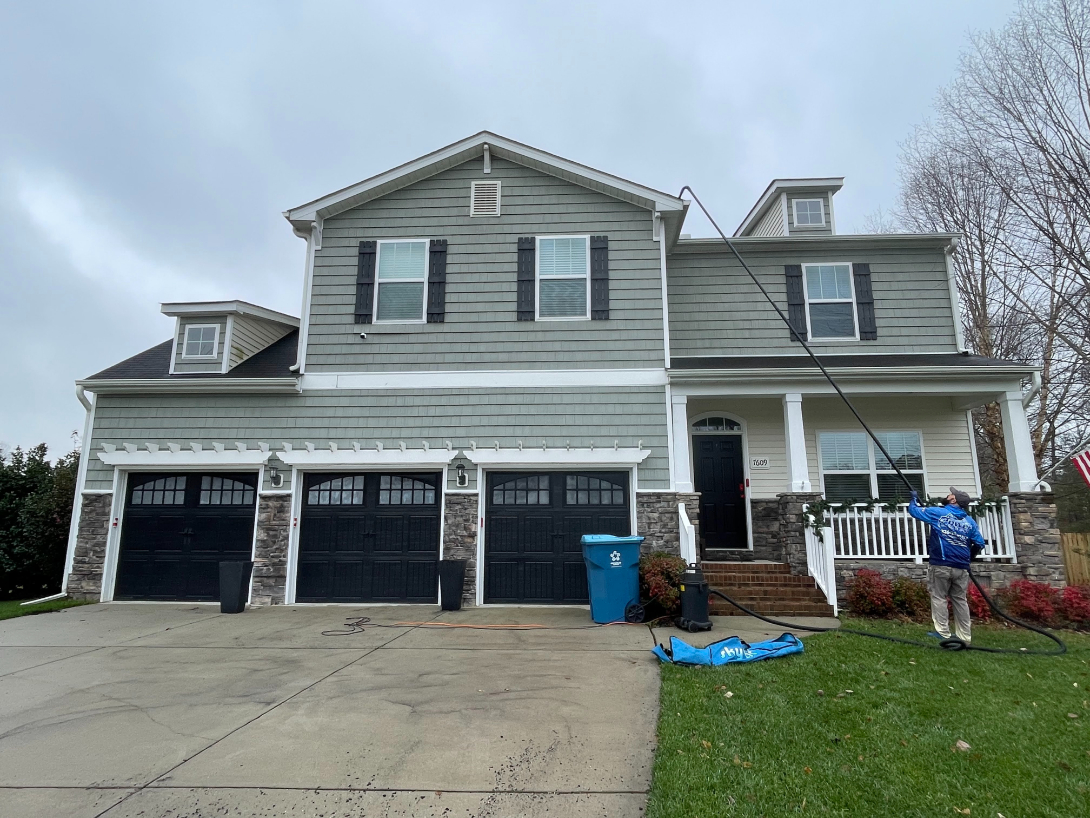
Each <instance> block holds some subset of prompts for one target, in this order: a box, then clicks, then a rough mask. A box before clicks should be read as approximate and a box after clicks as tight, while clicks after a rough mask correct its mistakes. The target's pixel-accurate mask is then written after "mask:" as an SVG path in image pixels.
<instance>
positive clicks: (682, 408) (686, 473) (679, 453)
mask: <svg viewBox="0 0 1090 818" xmlns="http://www.w3.org/2000/svg"><path fill="white" fill-rule="evenodd" d="M671 402H672V405H671V409H672V410H673V420H674V428H673V430H672V434H673V439H674V491H692V490H693V471H692V468H691V467H690V465H689V463H690V458H691V447H690V446H689V411H688V402H689V398H688V396H687V395H678V394H677V393H676V392H675V393H674V394H673V395H672V396H671Z"/></svg>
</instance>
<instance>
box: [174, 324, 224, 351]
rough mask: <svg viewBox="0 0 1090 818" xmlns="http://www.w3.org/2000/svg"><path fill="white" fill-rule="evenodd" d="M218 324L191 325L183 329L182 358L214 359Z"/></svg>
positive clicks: (217, 342) (217, 341)
mask: <svg viewBox="0 0 1090 818" xmlns="http://www.w3.org/2000/svg"><path fill="white" fill-rule="evenodd" d="M219 334H220V328H219V325H218V324H192V325H190V326H188V327H186V328H185V343H184V344H183V345H182V357H183V358H215V357H216V347H217V346H218V345H219Z"/></svg>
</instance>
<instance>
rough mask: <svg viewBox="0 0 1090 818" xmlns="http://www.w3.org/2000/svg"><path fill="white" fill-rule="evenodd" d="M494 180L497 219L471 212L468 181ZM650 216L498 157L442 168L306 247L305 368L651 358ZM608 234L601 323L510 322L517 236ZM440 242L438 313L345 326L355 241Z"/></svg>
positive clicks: (346, 217)
mask: <svg viewBox="0 0 1090 818" xmlns="http://www.w3.org/2000/svg"><path fill="white" fill-rule="evenodd" d="M482 179H483V180H498V181H500V182H502V215H501V216H499V217H496V218H470V216H469V191H470V182H471V181H474V180H482ZM651 231H652V224H651V213H650V212H649V211H647V210H644V209H642V208H639V207H637V206H635V205H632V204H629V203H627V202H623V201H619V200H617V199H613V198H611V197H609V196H606V195H604V194H601V193H598V192H595V191H592V190H588V189H586V188H582V187H579V186H577V185H574V184H571V183H570V182H566V181H564V180H562V179H558V178H556V177H553V176H549V175H546V174H544V173H541V172H539V171H536V170H531V169H529V168H525V167H523V166H521V165H517V164H514V163H512V162H508V161H505V160H501V159H495V158H493V160H492V173H491V174H489V175H485V174H484V173H483V172H482V162H481V160H479V159H476V160H473V161H471V162H466V163H465V164H462V165H459V166H458V167H455V168H451V169H450V170H447V171H444V172H442V173H439V174H437V175H436V176H433V177H431V178H429V179H426V180H424V181H421V182H418V183H416V184H414V185H411V186H409V187H407V188H404V189H402V190H399V191H396V192H394V193H390V194H388V195H387V196H384V197H383V198H381V199H377V200H375V201H373V202H369V203H367V204H365V205H362V206H360V207H358V208H355V209H353V210H350V211H347V212H345V213H343V214H341V215H339V216H336V217H331V218H329V219H327V220H326V221H325V225H324V228H323V236H322V249H321V250H319V251H317V253H316V254H315V265H314V282H313V296H312V299H311V308H310V309H311V311H310V327H309V332H308V341H307V357H306V369H307V371H308V372H330V371H341V372H343V371H376V370H395V371H405V370H415V369H455V370H457V369H564V368H620V367H648V366H661V365H662V363H663V337H662V304H661V288H660V274H659V248H658V244H657V242H655V241H654V240H653V239H652V235H651ZM548 234H560V235H573V234H574V235H580V234H587V235H605V236H608V237H609V277H610V318H609V320H608V321H590V320H586V321H541V322H533V321H521V322H520V321H517V320H516V275H517V242H518V238H519V237H520V236H540V235H548ZM391 238H428V239H432V238H440V239H447V240H448V242H449V245H448V251H447V285H446V321H445V323H442V324H424V325H420V324H416V325H411V324H410V325H404V324H403V325H394V324H372V325H369V326H368V327H366V331H367V335H368V338H367V340H361V339H360V337H359V333H360V331H361V330H363V329H365V328H364V327H361V326H358V325H356V324H354V315H353V313H354V305H355V297H356V296H355V292H356V285H355V280H356V258H357V251H358V245H359V242H360V241H361V240H363V239H391Z"/></svg>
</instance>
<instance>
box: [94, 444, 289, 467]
mask: <svg viewBox="0 0 1090 818" xmlns="http://www.w3.org/2000/svg"><path fill="white" fill-rule="evenodd" d="M95 454H96V456H97V457H98V459H99V460H101V461H102V462H103V463H105V464H106V465H107V466H124V467H126V468H132V467H139V468H146V467H155V468H159V469H167V470H173V469H203V468H220V467H223V468H226V467H228V466H231V467H235V466H261V465H264V464H265V463H266V462H267V461H268V459H269V456H270V455H271V454H272V452H263V451H261V450H260V449H247V450H246V451H244V452H240V451H235V450H230V451H229V450H224V451H222V452H217V451H216V450H215V449H202V450H201V451H199V452H195V451H179V452H172V451H170V449H165V450H164V449H160V450H159V451H157V452H151V451H135V452H128V451H122V450H115V451H112V452H96V453H95Z"/></svg>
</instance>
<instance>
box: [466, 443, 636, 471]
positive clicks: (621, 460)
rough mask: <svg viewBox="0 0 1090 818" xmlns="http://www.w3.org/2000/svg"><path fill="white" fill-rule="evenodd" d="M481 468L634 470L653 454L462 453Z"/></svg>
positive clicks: (600, 451)
mask: <svg viewBox="0 0 1090 818" xmlns="http://www.w3.org/2000/svg"><path fill="white" fill-rule="evenodd" d="M463 454H464V455H465V456H466V458H467V459H468V460H469V461H470V462H471V463H474V464H476V465H478V466H510V467H512V468H522V467H526V466H596V467H607V466H613V467H615V468H631V467H632V466H635V465H637V464H638V463H642V462H643V461H644V460H646V459H647V456H648V455H649V454H651V450H650V449H612V448H604V449H521V450H520V449H475V450H473V451H467V452H463Z"/></svg>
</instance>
